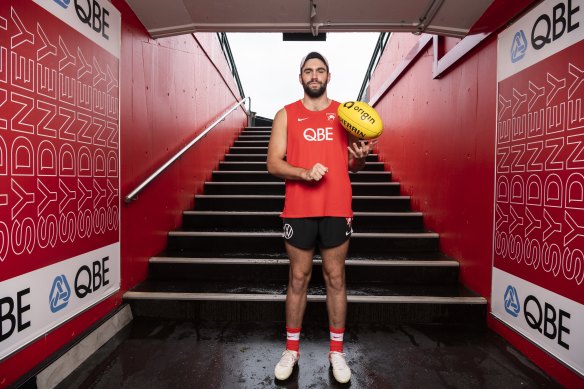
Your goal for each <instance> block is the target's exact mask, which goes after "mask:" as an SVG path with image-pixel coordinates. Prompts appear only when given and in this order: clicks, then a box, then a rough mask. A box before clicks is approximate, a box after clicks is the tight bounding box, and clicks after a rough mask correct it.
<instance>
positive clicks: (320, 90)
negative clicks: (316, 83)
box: [302, 82, 326, 98]
mask: <svg viewBox="0 0 584 389" xmlns="http://www.w3.org/2000/svg"><path fill="white" fill-rule="evenodd" d="M302 88H304V92H306V94H307V95H308V96H310V97H313V98H317V97H320V96H322V95H324V92H326V82H325V83H323V84H322V85H321V86H320V87H319V88H318V89H311V88H310V86H308V84H304V83H303V84H302Z"/></svg>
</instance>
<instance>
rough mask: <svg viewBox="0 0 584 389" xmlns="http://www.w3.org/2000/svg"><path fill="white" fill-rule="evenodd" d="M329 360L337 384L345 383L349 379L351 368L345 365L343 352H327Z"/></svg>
mask: <svg viewBox="0 0 584 389" xmlns="http://www.w3.org/2000/svg"><path fill="white" fill-rule="evenodd" d="M329 360H330V361H331V367H332V369H333V376H334V377H335V380H337V382H338V383H339V384H345V383H347V382H349V380H350V379H351V369H350V368H349V366H347V361H345V353H340V352H338V351H331V352H330V353H329Z"/></svg>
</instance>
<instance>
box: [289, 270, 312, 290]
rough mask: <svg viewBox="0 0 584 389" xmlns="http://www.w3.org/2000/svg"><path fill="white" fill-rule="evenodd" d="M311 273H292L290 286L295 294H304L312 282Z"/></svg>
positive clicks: (297, 271)
mask: <svg viewBox="0 0 584 389" xmlns="http://www.w3.org/2000/svg"><path fill="white" fill-rule="evenodd" d="M310 274H311V273H310V272H304V271H299V270H296V271H291V272H290V281H289V285H290V287H291V289H292V291H293V292H294V293H303V292H304V291H306V288H307V287H308V283H309V282H310Z"/></svg>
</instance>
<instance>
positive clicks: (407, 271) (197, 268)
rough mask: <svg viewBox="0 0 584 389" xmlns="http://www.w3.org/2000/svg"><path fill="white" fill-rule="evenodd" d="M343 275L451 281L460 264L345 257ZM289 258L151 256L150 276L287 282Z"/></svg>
mask: <svg viewBox="0 0 584 389" xmlns="http://www.w3.org/2000/svg"><path fill="white" fill-rule="evenodd" d="M313 264H314V269H313V272H312V278H311V283H313V284H321V285H322V284H323V282H324V280H323V278H322V259H315V260H314V261H313ZM345 264H346V269H347V273H346V277H347V282H348V283H355V284H382V283H383V284H424V285H430V284H434V285H435V284H453V283H456V281H457V280H458V270H459V264H458V262H456V261H452V260H450V261H446V260H427V261H416V260H371V259H360V260H356V259H348V260H346V261H345ZM288 265H289V260H288V259H265V258H264V259H262V258H231V259H229V258H192V257H154V258H151V259H150V265H149V266H150V267H149V272H148V274H149V276H150V278H151V279H156V280H191V281H196V282H211V281H215V282H223V281H242V282H250V281H253V280H270V281H279V282H283V283H286V282H287V280H288V271H289V269H288Z"/></svg>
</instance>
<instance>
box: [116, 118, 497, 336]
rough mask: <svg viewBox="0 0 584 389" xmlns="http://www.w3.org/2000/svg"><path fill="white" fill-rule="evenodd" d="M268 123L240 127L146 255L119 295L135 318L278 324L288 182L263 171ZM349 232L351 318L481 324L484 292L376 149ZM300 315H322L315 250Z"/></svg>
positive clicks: (357, 177)
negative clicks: (173, 225)
mask: <svg viewBox="0 0 584 389" xmlns="http://www.w3.org/2000/svg"><path fill="white" fill-rule="evenodd" d="M270 130H271V129H270V128H269V127H249V128H246V129H245V130H244V131H243V132H242V133H241V135H240V137H239V139H238V140H237V141H236V142H235V144H234V145H233V147H231V149H230V151H229V153H228V154H227V155H225V158H224V160H223V161H221V162H220V164H219V169H218V170H217V171H214V172H213V177H212V181H210V182H207V183H205V190H204V193H203V194H201V195H196V196H195V197H196V198H195V209H193V210H189V211H186V212H184V215H183V224H182V228H181V229H179V230H176V231H171V232H169V236H168V247H167V249H166V250H165V252H163V253H161V254H160V255H159V256H157V257H154V258H151V259H150V269H149V278H148V279H147V280H146V281H145V282H143V283H142V284H140V285H138V286H137V287H136V288H134V289H133V290H131V291H128V292H127V293H125V295H124V300H125V301H126V302H129V303H130V304H131V306H132V310H133V312H134V315H135V316H137V317H149V318H159V319H184V320H195V321H201V322H224V321H250V322H254V321H264V322H265V321H271V322H282V323H283V322H284V301H285V296H286V284H287V277H288V260H287V257H286V253H285V250H284V243H283V238H282V232H281V231H282V222H281V219H280V217H279V214H280V211H281V210H282V208H283V202H284V182H283V181H282V180H280V179H278V178H275V177H273V176H271V175H270V174H268V172H267V170H266V163H265V161H266V153H267V146H268V140H269V136H270ZM350 177H351V182H352V186H353V210H354V211H355V220H354V223H353V229H354V231H355V232H354V234H353V237H352V239H351V243H350V250H349V257H348V259H347V262H346V266H347V270H346V276H347V285H348V302H349V306H348V317H347V322H348V323H349V324H351V323H435V324H459V325H462V326H471V327H474V328H476V327H483V326H484V325H485V315H486V303H487V302H486V300H485V299H484V298H482V297H479V296H476V295H475V294H473V293H472V292H470V291H468V290H466V289H465V288H464V287H462V286H461V285H460V284H459V283H458V271H459V267H458V262H456V261H454V260H452V259H450V258H447V257H445V256H444V255H443V254H441V253H440V251H439V236H438V234H435V233H432V232H428V231H425V230H424V223H423V215H422V214H421V213H419V212H412V211H411V209H410V198H409V197H408V196H401V195H400V186H399V183H395V182H392V181H391V172H388V171H385V170H384V165H383V163H381V162H379V160H378V158H377V155H375V154H372V155H369V156H368V159H367V164H366V168H365V169H364V170H363V171H361V172H359V173H350ZM308 294H309V296H308V300H309V304H308V307H307V310H306V315H305V321H307V320H323V323H326V309H325V305H324V302H325V297H326V296H325V287H324V281H323V278H322V272H321V260H320V257H319V256H318V255H317V256H316V258H315V261H314V269H313V273H312V280H311V284H310V286H309V291H308Z"/></svg>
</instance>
